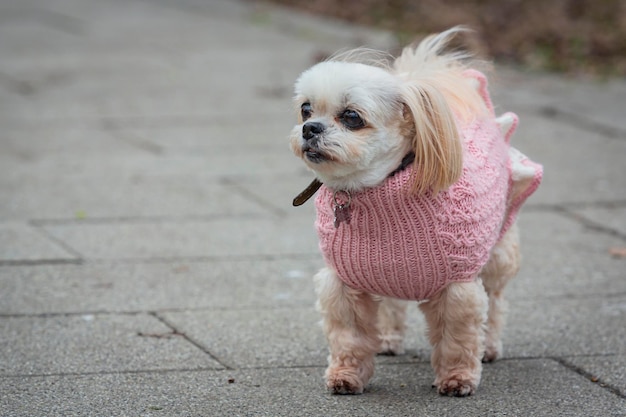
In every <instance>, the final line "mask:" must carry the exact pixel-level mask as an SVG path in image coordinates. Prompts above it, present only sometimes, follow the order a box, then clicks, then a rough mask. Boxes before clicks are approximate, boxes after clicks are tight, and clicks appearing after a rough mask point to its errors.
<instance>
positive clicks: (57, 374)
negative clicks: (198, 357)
mask: <svg viewBox="0 0 626 417" xmlns="http://www.w3.org/2000/svg"><path fill="white" fill-rule="evenodd" d="M225 371H231V369H224V368H170V369H128V370H122V371H89V372H51V373H39V374H4V375H0V379H11V378H51V377H62V378H65V377H80V376H98V375H139V374H168V373H174V372H225Z"/></svg>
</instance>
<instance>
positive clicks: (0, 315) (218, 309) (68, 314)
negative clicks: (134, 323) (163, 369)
mask: <svg viewBox="0 0 626 417" xmlns="http://www.w3.org/2000/svg"><path fill="white" fill-rule="evenodd" d="M313 308H314V303H311V305H310V306H309V305H306V306H303V305H291V304H289V305H281V306H280V307H276V306H275V305H272V306H249V307H239V308H232V307H191V308H163V309H157V310H154V309H152V310H127V311H124V310H118V311H107V310H94V311H58V312H51V313H0V319H11V318H15V319H19V318H35V319H37V318H40V319H46V318H53V317H80V316H139V315H154V314H166V313H201V312H207V313H210V312H225V311H232V312H245V311H259V310H264V311H272V310H287V309H288V310H310V309H313ZM160 319H161V318H160V316H159V320H160Z"/></svg>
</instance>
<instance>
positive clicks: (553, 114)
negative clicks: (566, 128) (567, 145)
mask: <svg viewBox="0 0 626 417" xmlns="http://www.w3.org/2000/svg"><path fill="white" fill-rule="evenodd" d="M537 113H538V114H539V115H540V116H541V117H543V118H546V119H549V120H554V121H557V122H563V123H565V124H567V125H572V126H575V127H577V128H579V129H582V130H585V131H587V132H590V133H595V134H599V135H600V136H603V137H605V138H608V139H626V130H624V129H619V128H617V127H613V126H609V125H606V124H604V123H601V122H598V121H596V120H593V119H590V118H589V117H587V116H585V115H584V114H580V113H576V112H572V111H569V110H563V109H562V108H559V107H557V106H552V105H545V106H542V107H540V108H539V109H537Z"/></svg>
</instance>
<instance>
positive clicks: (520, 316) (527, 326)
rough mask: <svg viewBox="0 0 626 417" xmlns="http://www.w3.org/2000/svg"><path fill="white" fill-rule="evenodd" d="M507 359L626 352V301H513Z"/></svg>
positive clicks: (622, 299)
mask: <svg viewBox="0 0 626 417" xmlns="http://www.w3.org/2000/svg"><path fill="white" fill-rule="evenodd" d="M507 322H508V323H507V325H506V331H505V336H504V351H505V356H506V357H509V358H519V357H531V358H536V357H554V356H572V355H614V354H623V353H624V352H626V327H624V325H623V323H625V322H626V301H625V300H624V297H623V295H621V296H620V295H618V296H616V297H599V298H595V297H589V298H582V299H559V300H554V299H552V300H536V301H517V300H515V299H511V300H510V311H509V314H508V318H507Z"/></svg>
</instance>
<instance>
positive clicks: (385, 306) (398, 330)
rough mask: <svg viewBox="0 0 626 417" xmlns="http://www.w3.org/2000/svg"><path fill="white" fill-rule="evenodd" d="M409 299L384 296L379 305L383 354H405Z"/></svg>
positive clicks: (379, 328)
mask: <svg viewBox="0 0 626 417" xmlns="http://www.w3.org/2000/svg"><path fill="white" fill-rule="evenodd" d="M407 305H408V301H405V300H398V299H395V298H389V297H383V298H382V301H381V302H380V306H379V307H378V331H379V333H380V339H381V346H380V349H379V351H378V353H380V354H382V355H391V356H394V355H402V354H404V332H405V331H406V308H407Z"/></svg>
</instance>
